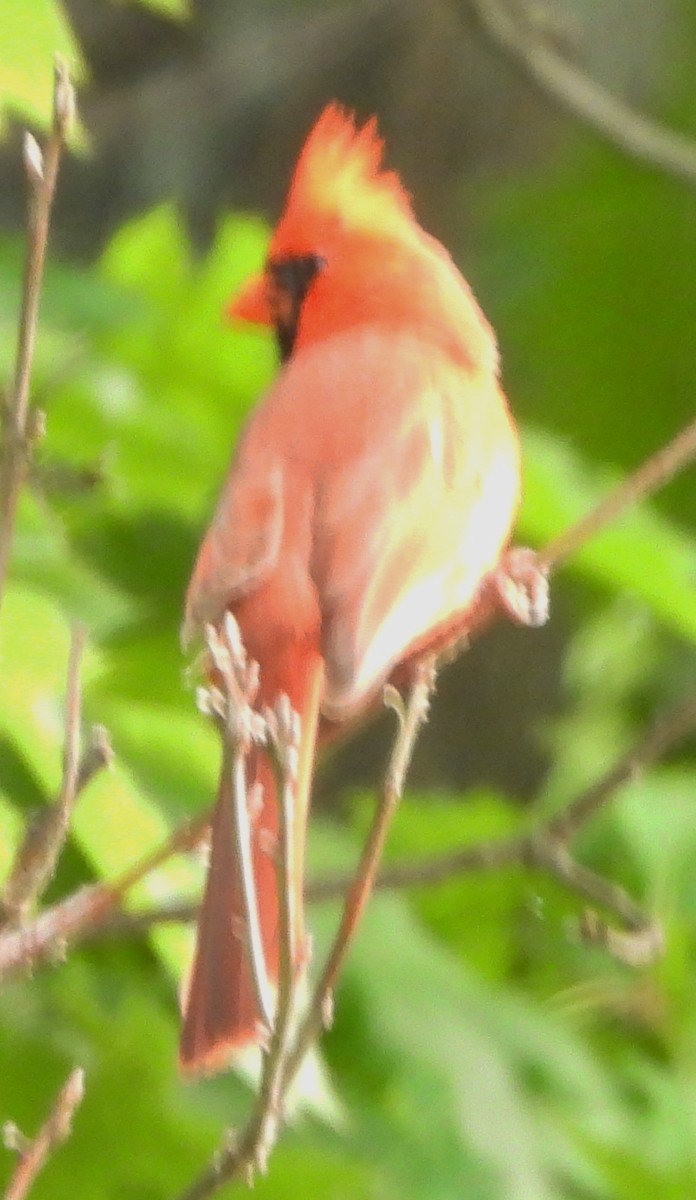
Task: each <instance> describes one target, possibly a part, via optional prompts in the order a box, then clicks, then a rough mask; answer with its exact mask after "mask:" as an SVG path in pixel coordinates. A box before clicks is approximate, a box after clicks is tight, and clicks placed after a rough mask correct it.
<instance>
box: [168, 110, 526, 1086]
mask: <svg viewBox="0 0 696 1200" xmlns="http://www.w3.org/2000/svg"><path fill="white" fill-rule="evenodd" d="M383 159H384V145H383V141H382V139H381V137H380V135H379V132H378V129H377V123H376V120H375V118H370V119H369V120H367V121H365V122H364V123H362V124H361V123H360V122H359V121H358V120H357V118H356V117H355V116H354V114H353V113H351V112H350V111H349V110H347V109H345V108H344V107H342V106H341V105H340V104H338V103H337V102H332V103H330V104H329V105H328V106H327V107H326V108H325V109H324V110H323V112H322V113H321V115H320V116H319V118H318V120H317V121H316V123H315V124H314V126H313V128H312V129H311V131H310V133H309V135H308V137H307V140H306V142H305V144H304V146H303V148H302V150H301V153H300V155H299V158H298V161H297V164H296V167H295V170H294V173H293V175H292V179H291V183H290V187H289V191H288V195H287V200H286V203H285V207H284V209H283V211H282V214H281V216H280V219H279V221H278V223H277V224H276V226H275V229H274V231H273V233H272V236H271V240H270V245H269V248H268V255H267V258H266V261H265V264H264V266H263V268H262V270H261V271H260V272H259V273H258V274H257V275H254V276H253V277H252V278H251V279H249V280H248V281H247V282H246V283H245V284H243V285H242V287H241V289H240V290H239V292H238V293H237V294H236V295H235V296H234V297H233V299H232V301H231V303H230V305H229V309H228V312H229V315H230V316H231V317H233V318H235V319H237V320H242V321H247V322H253V323H257V324H260V325H262V326H266V327H269V328H270V330H272V331H273V334H274V336H275V340H276V343H277V348H278V354H279V360H280V362H279V369H278V373H277V376H276V378H275V381H274V382H273V384H272V385H271V387H270V389H269V390H268V391H267V392H266V394H265V395H264V396H263V397H262V398H261V400H260V402H259V403H258V404H257V406H256V407H255V408H254V409H253V411H252V413H251V416H250V418H249V419H248V421H247V424H246V426H245V428H244V429H243V431H242V434H241V436H240V438H239V440H238V443H237V445H236V449H235V450H234V454H233V458H232V462H231V466H230V468H229V472H228V474H227V477H226V480H225V482H224V485H223V488H222V492H221V495H220V499H219V502H218V504H217V508H216V510H215V513H214V515H213V518H212V521H211V524H210V526H209V528H208V530H207V533H206V534H205V536H204V539H203V541H202V544H201V546H200V550H199V552H198V556H197V560H196V563H195V566H194V569H193V573H192V576H191V580H190V583H189V587H188V591H187V596H186V607H185V622H184V625H185V629H186V631H187V633H188V634H195V633H197V632H198V633H200V631H202V630H204V629H205V628H206V627H208V628H211V627H212V628H213V629H218V630H219V629H220V628H221V627H222V626H223V624H224V622H225V620H226V619H228V615H231V617H233V618H234V621H235V622H236V627H237V628H238V630H239V634H240V636H241V639H242V642H243V645H244V648H245V651H246V653H247V654H248V656H249V659H250V660H251V661H253V662H255V663H256V664H258V690H257V694H256V697H255V699H254V707H255V708H256V709H257V710H258V712H261V711H263V710H264V709H265V708H273V706H274V705H276V704H277V702H278V701H279V699H280V698H281V697H287V700H288V701H289V704H290V705H291V706H292V710H293V711H294V712H295V713H297V714H298V716H299V728H300V735H299V747H298V759H297V764H298V765H297V772H296V783H295V790H294V799H293V803H294V809H293V830H294V837H293V847H294V849H293V861H292V870H291V874H292V891H293V901H294V903H293V907H294V912H295V919H294V923H295V931H294V932H295V936H294V947H295V949H294V954H295V963H294V967H295V970H296V972H297V974H298V975H302V974H303V973H304V972H305V971H306V968H307V959H308V957H309V952H308V940H307V937H306V935H305V930H304V917H303V902H302V900H303V881H304V843H305V835H306V824H307V816H308V808H309V800H310V792H311V784H312V774H313V769H314V761H315V757H316V749H317V742H318V740H321V738H322V736H323V734H322V731H323V730H324V729H325V728H326V729H337V728H338V729H341V728H349V727H350V725H351V723H352V722H353V721H354V720H355V719H356V717H357V716H359V714H360V713H361V712H363V711H365V710H366V709H368V708H369V706H370V705H371V704H373V703H374V699H375V697H376V696H378V695H379V694H380V690H381V689H382V688H383V686H384V684H385V683H386V681H388V680H389V679H390V678H392V677H393V676H394V674H395V672H396V673H398V671H399V668H400V667H401V666H403V664H404V663H409V662H412V661H414V660H415V659H417V658H418V656H419V655H420V654H421V653H424V652H425V651H426V650H428V651H430V650H432V649H433V648H435V649H437V648H438V647H440V646H441V645H443V644H445V643H446V642H447V641H448V640H450V638H451V635H452V633H453V631H455V630H456V632H457V633H458V634H461V633H462V632H465V631H466V627H467V619H468V615H469V614H470V613H471V612H472V610H473V608H474V606H475V604H476V602H477V597H479V596H480V593H481V588H482V587H483V586H484V585H485V583H486V581H487V580H488V579H489V578H491V577H492V576H494V575H495V572H496V571H498V570H500V569H501V563H502V562H503V557H504V554H505V553H506V552H507V548H508V544H509V540H510V536H511V531H512V527H513V523H514V520H515V516H516V513H517V509H518V505H519V500H520V443H519V436H518V432H517V428H516V425H515V423H514V421H513V418H512V416H511V414H510V410H509V407H508V403H507V400H506V397H505V395H504V392H503V390H502V387H501V383H500V378H499V358H498V349H497V344H496V338H495V335H494V333H493V330H492V328H491V326H490V324H489V323H488V321H487V320H486V318H485V317H484V315H483V313H482V311H481V309H480V307H479V305H478V303H477V301H476V300H475V298H474V295H473V293H472V290H471V288H470V287H469V285H468V283H467V282H466V281H465V279H464V278H463V276H462V274H461V273H460V271H459V269H458V268H457V266H456V265H455V263H454V261H453V259H452V258H451V256H450V254H449V253H448V251H447V250H446V249H445V247H444V246H443V245H442V244H441V243H440V242H439V241H438V240H437V239H436V238H435V237H434V236H432V235H431V234H429V233H427V232H426V231H425V230H424V229H423V228H422V227H421V225H420V224H419V223H418V221H417V219H416V216H415V214H414V209H413V205H412V201H411V198H410V196H409V194H408V193H407V191H406V189H405V187H404V185H403V183H402V181H401V179H400V177H399V175H398V174H397V173H396V172H395V171H393V170H390V169H388V168H387V167H385V165H384V162H383ZM522 573H524V572H522ZM510 586H511V585H510V576H509V575H508V576H506V582H505V585H504V587H503V589H502V591H503V592H505V590H506V589H507V593H508V600H509V592H510ZM518 616H519V613H518ZM538 616H539V614H538V612H537V613H536V614H534V613H531V614H530V612H529V609H527V611H526V615H525V614H523V615H522V617H520V619H528V621H529V623H538V621H537V618H538ZM540 619H543V618H540ZM246 785H247V790H248V792H249V794H253V796H254V797H255V802H254V804H253V805H251V806H250V809H251V811H250V824H251V834H250V837H251V864H252V870H253V875H254V880H255V895H256V904H257V906H258V927H259V931H260V935H261V943H262V958H263V967H264V970H265V973H266V976H267V979H268V980H269V981H270V983H271V984H274V983H277V978H278V970H279V909H278V884H277V879H276V867H275V863H274V854H273V847H274V845H275V844H276V842H277V836H278V801H277V795H276V778H275V774H274V769H273V764H272V762H271V761H270V756H269V752H268V750H267V749H264V747H263V746H260V745H256V744H254V745H252V746H251V748H250V750H249V754H248V756H247V761H246ZM233 802H234V797H233V791H232V782H231V780H230V778H229V771H227V772H226V771H224V770H223V772H222V776H221V781H220V785H219V791H218V795H217V800H216V804H215V808H214V810H213V816H212V822H211V848H210V861H209V869H208V875H207V880H206V884H205V889H204V895H203V901H202V904H201V908H200V914H199V921H198V930H197V941H196V948H195V952H194V957H193V965H192V969H191V973H190V978H189V982H188V986H187V988H186V990H185V997H184V1003H183V1009H184V1017H183V1027H182V1034H181V1042H180V1052H179V1061H180V1065H181V1067H182V1069H183V1070H184V1071H185V1072H212V1071H216V1070H219V1069H221V1068H223V1067H224V1066H226V1065H227V1064H228V1063H229V1062H230V1060H233V1059H234V1057H235V1055H237V1054H238V1053H240V1052H241V1051H243V1050H245V1049H246V1048H247V1047H249V1046H255V1045H259V1044H260V1043H262V1042H263V1039H264V1036H265V1035H264V1030H263V1020H262V1014H261V1013H260V1012H259V1003H258V993H257V992H255V990H254V981H253V978H252V972H251V966H250V962H249V956H248V951H247V946H246V939H245V938H244V936H243V935H242V934H243V924H244V921H245V915H244V913H245V910H244V907H243V902H242V892H241V885H240V878H239V864H238V862H237V859H236V852H235V849H234V840H233V835H232V809H233ZM266 1036H267V1031H266Z"/></svg>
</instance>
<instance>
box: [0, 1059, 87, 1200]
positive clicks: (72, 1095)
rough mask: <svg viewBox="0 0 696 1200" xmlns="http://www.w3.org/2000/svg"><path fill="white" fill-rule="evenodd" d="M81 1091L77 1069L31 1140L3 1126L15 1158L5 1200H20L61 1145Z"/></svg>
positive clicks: (81, 1076) (81, 1080)
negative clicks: (15, 1162)
mask: <svg viewBox="0 0 696 1200" xmlns="http://www.w3.org/2000/svg"><path fill="white" fill-rule="evenodd" d="M84 1090H85V1073H84V1071H83V1070H82V1068H80V1067H77V1068H76V1069H75V1070H74V1071H71V1073H70V1075H69V1076H68V1079H67V1081H66V1083H64V1084H63V1087H62V1088H61V1090H60V1092H59V1093H58V1095H57V1097H56V1099H55V1102H54V1104H53V1107H52V1109H51V1111H50V1113H49V1114H48V1117H47V1118H46V1120H45V1121H44V1124H43V1125H42V1126H41V1129H40V1130H39V1132H38V1133H37V1135H36V1137H35V1138H34V1139H33V1140H29V1139H27V1138H25V1137H24V1136H23V1135H22V1134H21V1133H20V1132H19V1130H18V1129H17V1127H16V1126H15V1125H13V1124H11V1123H7V1124H6V1125H5V1126H4V1129H3V1134H4V1139H5V1145H6V1146H7V1148H8V1149H10V1150H16V1151H17V1152H18V1154H19V1162H18V1164H17V1167H16V1169H15V1172H14V1174H13V1176H12V1179H11V1180H10V1183H9V1186H8V1187H7V1190H6V1191H5V1200H24V1198H25V1197H26V1196H27V1195H28V1194H29V1190H30V1188H31V1187H32V1185H33V1183H34V1180H35V1179H36V1177H37V1175H38V1174H39V1171H41V1169H42V1168H43V1167H44V1166H45V1164H46V1160H47V1159H48V1157H49V1156H50V1155H51V1154H52V1152H53V1151H54V1150H55V1149H56V1147H57V1146H59V1145H60V1144H61V1142H64V1141H65V1140H66V1138H68V1137H70V1133H71V1122H72V1118H73V1114H74V1112H75V1109H76V1108H77V1107H78V1105H79V1104H80V1103H81V1101H82V1097H83V1095H84Z"/></svg>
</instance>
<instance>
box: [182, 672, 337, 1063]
mask: <svg viewBox="0 0 696 1200" xmlns="http://www.w3.org/2000/svg"><path fill="white" fill-rule="evenodd" d="M321 680H322V670H321V660H320V659H319V658H318V656H314V657H313V658H312V659H311V660H307V661H303V662H302V663H301V664H300V669H298V670H296V671H294V672H293V673H292V674H291V675H290V676H289V678H288V680H287V684H286V686H285V687H282V686H278V687H275V688H274V689H271V682H270V681H268V680H267V681H265V684H264V686H263V689H262V696H261V698H260V703H272V702H273V700H275V698H276V697H277V696H278V695H279V694H280V692H281V691H286V692H287V693H288V694H289V696H290V701H291V703H292V705H293V707H294V708H295V709H296V710H297V711H298V712H299V714H300V719H301V743H300V754H299V769H298V779H297V788H296V796H295V799H296V809H295V837H294V845H295V856H294V862H293V869H292V874H293V886H294V889H295V906H294V907H295V913H296V930H295V946H296V948H297V958H298V964H297V965H298V969H299V968H301V966H302V965H303V963H304V960H305V958H306V954H305V951H304V944H305V939H304V922H303V886H304V841H305V832H306V821H307V810H308V804H309V792H310V786H311V776H312V767H313V762H314V747H315V742H316V731H317V721H318V712H319V699H320V691H321ZM273 693H275V694H273ZM264 696H265V697H266V698H265V699H264ZM254 785H260V787H258V788H254ZM247 787H248V793H249V795H251V794H252V789H253V788H254V790H256V791H257V792H258V794H259V795H260V804H259V809H258V812H254V813H253V814H252V830H253V833H252V839H253V845H252V862H253V871H254V879H255V886H256V899H257V904H258V915H259V925H260V929H261V939H262V943H263V950H264V958H265V967H266V973H267V976H268V980H269V982H270V983H271V985H274V984H276V983H277V979H278V963H279V939H278V923H279V918H278V892H277V879H276V867H275V862H274V847H275V845H276V844H277V834H278V808H277V798H276V788H275V776H274V772H273V769H272V766H271V763H270V762H269V760H268V757H267V755H266V754H265V753H264V751H263V750H260V749H254V750H253V751H252V752H251V754H250V755H249V759H248V761H247ZM233 814H234V796H233V792H232V781H231V779H229V778H227V777H223V778H222V779H221V780H220V787H219V790H218V796H217V801H216V804H215V809H214V812H213V817H212V823H211V846H210V865H209V868H208V877H207V879H206V884H205V891H204V894H203V901H202V904H201V910H200V915H199V919H198V934H197V940H196V951H195V955H194V960H193V966H192V970H191V977H190V983H189V986H188V989H187V993H186V996H185V998H184V1023H183V1029H182V1034H181V1042H180V1048H179V1062H180V1065H181V1067H182V1069H183V1070H184V1071H187V1072H197V1071H205V1072H208V1071H216V1070H220V1069H221V1068H222V1067H224V1066H225V1065H226V1064H227V1063H228V1061H229V1060H230V1058H231V1057H233V1056H234V1054H235V1053H237V1052H239V1051H241V1050H243V1049H244V1048H246V1047H248V1046H250V1045H254V1044H257V1043H258V1042H259V1040H260V1024H259V1022H260V1014H259V1012H258V1007H257V1002H256V995H255V989H254V985H253V980H252V975H251V968H250V965H249V961H248V956H247V949H246V942H245V938H244V930H243V921H244V907H243V900H242V892H241V887H240V883H239V871H238V867H237V861H236V853H235V846H234V827H233V820H234V815H233Z"/></svg>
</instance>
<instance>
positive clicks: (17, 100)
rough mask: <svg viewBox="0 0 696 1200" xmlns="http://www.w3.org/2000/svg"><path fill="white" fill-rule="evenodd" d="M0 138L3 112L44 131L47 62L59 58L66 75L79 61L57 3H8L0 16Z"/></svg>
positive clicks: (48, 103) (49, 95) (48, 106)
mask: <svg viewBox="0 0 696 1200" xmlns="http://www.w3.org/2000/svg"><path fill="white" fill-rule="evenodd" d="M0 41H1V42H2V47H3V52H2V55H0V133H2V132H3V128H4V124H5V123H6V120H7V116H8V114H9V113H12V114H13V115H14V114H16V113H20V114H21V115H22V116H23V117H25V118H28V119H29V120H31V121H32V122H37V123H38V124H40V125H42V126H44V127H46V126H47V125H48V124H49V123H50V119H51V111H52V103H53V62H54V58H55V55H56V54H60V55H62V57H63V58H65V59H66V61H67V62H68V64H69V65H70V68H71V71H73V72H75V71H76V70H78V68H79V66H80V63H81V59H80V54H79V50H78V46H77V42H76V41H75V38H74V37H73V34H72V31H71V29H70V25H69V24H68V20H67V18H66V16H65V12H64V10H63V6H62V4H60V3H59V0H12V3H8V4H3V6H2V15H1V16H0Z"/></svg>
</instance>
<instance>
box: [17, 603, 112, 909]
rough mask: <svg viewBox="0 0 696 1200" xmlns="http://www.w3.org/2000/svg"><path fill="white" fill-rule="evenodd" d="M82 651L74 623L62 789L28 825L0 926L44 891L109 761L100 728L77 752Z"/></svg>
mask: <svg viewBox="0 0 696 1200" xmlns="http://www.w3.org/2000/svg"><path fill="white" fill-rule="evenodd" d="M84 648H85V631H84V629H83V628H82V626H80V625H76V626H74V627H73V629H72V632H71V637H70V652H69V657H68V670H67V684H66V698H65V741H64V748H63V774H62V780H61V785H60V789H59V792H58V796H57V798H56V801H55V803H54V804H50V805H48V806H47V807H46V808H43V809H41V811H40V812H39V813H38V815H37V816H36V817H35V818H34V820H32V821H31V822H30V824H29V825H28V827H27V830H26V833H25V836H24V840H23V842H22V844H21V846H20V847H19V850H18V851H17V855H16V857H15V861H14V864H13V866H12V868H11V869H10V873H9V876H8V879H7V882H6V884H5V886H4V888H3V893H2V904H1V914H0V915H1V918H2V919H3V920H4V922H11V921H14V920H22V919H23V918H24V917H25V915H26V913H27V911H28V910H29V908H30V907H31V905H32V904H33V903H34V902H35V901H36V900H38V899H39V898H40V896H41V895H42V894H43V892H44V891H45V889H46V887H47V885H48V884H49V882H50V880H51V879H52V878H53V875H54V873H55V869H56V864H57V862H58V858H59V856H60V853H61V851H62V849H63V845H64V843H65V839H66V837H67V835H68V828H69V825H70V819H71V816H72V812H73V808H74V806H75V802H76V800H77V798H78V796H79V795H80V794H81V792H82V791H83V789H84V788H85V787H86V786H87V784H88V783H89V781H90V780H91V779H92V777H93V776H94V774H95V772H96V771H98V770H99V769H101V768H102V767H103V766H106V765H107V764H108V763H109V762H110V758H111V747H110V745H109V741H108V735H107V733H106V730H105V729H104V728H103V726H95V728H94V729H93V730H92V733H91V737H90V741H89V743H88V745H87V747H86V749H85V751H84V754H82V753H81V752H80V723H81V707H82V700H81V682H80V668H81V663H82V656H83V653H84Z"/></svg>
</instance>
